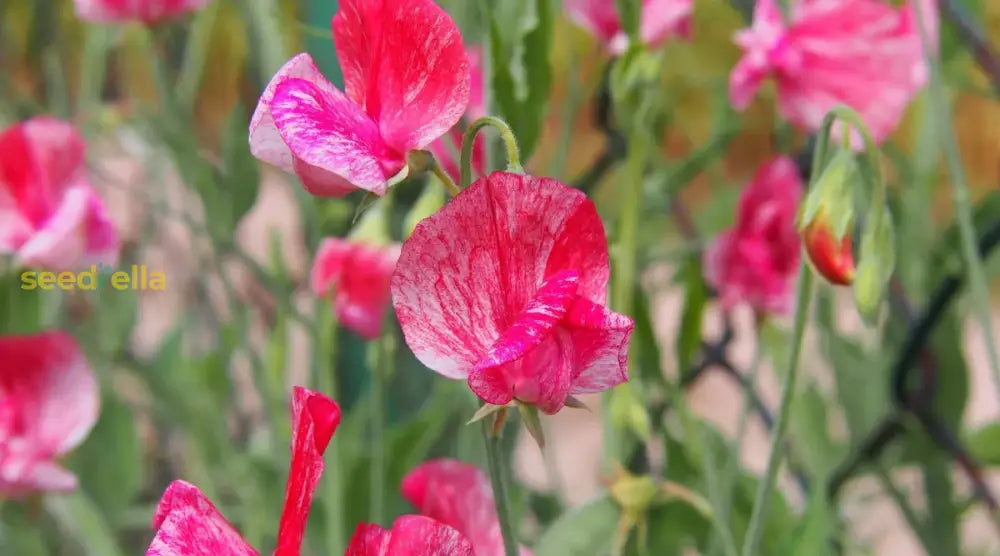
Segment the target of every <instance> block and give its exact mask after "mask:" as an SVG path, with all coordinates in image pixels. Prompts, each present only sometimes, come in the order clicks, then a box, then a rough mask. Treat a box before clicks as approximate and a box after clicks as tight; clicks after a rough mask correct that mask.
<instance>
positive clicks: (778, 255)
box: [704, 156, 802, 314]
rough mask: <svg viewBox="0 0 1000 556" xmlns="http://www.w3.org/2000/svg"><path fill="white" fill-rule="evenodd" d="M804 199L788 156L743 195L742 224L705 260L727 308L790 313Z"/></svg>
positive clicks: (720, 238)
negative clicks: (743, 306)
mask: <svg viewBox="0 0 1000 556" xmlns="http://www.w3.org/2000/svg"><path fill="white" fill-rule="evenodd" d="M801 198H802V180H801V178H800V177H799V173H798V168H796V166H795V162H794V161H793V160H792V159H791V158H789V157H787V156H781V157H777V158H774V159H772V160H771V161H769V162H768V163H767V164H765V165H763V166H762V167H761V168H760V169H759V170H758V171H757V174H756V175H755V176H754V178H753V181H751V182H750V184H749V185H748V186H747V187H746V189H744V190H743V194H742V195H741V197H740V203H739V209H738V213H737V215H736V225H735V226H733V227H732V228H731V229H729V230H727V231H726V232H723V233H722V234H720V235H719V236H718V237H716V238H715V240H714V241H713V242H712V244H711V245H710V246H709V248H708V249H707V250H706V252H705V257H704V270H705V278H706V280H707V281H708V283H709V284H710V285H711V286H712V287H713V288H715V290H716V291H717V292H718V294H719V300H720V302H721V303H722V305H723V306H724V307H725V308H727V309H732V308H733V307H735V306H737V305H740V304H747V305H749V306H750V307H752V308H753V309H754V310H755V311H757V312H758V313H760V314H767V313H784V312H786V311H788V309H789V308H790V306H791V301H792V288H793V286H794V285H795V278H796V276H797V273H798V268H799V260H800V259H799V257H800V256H801V254H800V249H801V246H800V242H799V235H798V232H797V231H796V228H795V217H796V213H797V211H798V206H799V200H800V199H801Z"/></svg>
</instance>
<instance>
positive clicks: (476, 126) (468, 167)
mask: <svg viewBox="0 0 1000 556" xmlns="http://www.w3.org/2000/svg"><path fill="white" fill-rule="evenodd" d="M486 126H493V127H495V128H497V131H499V132H500V137H501V138H503V142H504V145H506V147H507V171H509V172H523V171H524V168H522V167H521V151H520V150H519V149H518V148H517V138H516V137H514V132H513V131H511V129H510V126H509V125H507V122H505V121H503V120H501V119H500V118H497V117H494V116H483V117H482V118H479V119H478V120H476V121H474V122H472V124H470V125H469V129H467V130H465V135H464V136H463V137H462V159H461V180H460V181H461V185H462V187H463V188H464V187H468V186H469V184H470V183H472V145H473V144H474V143H475V142H476V134H477V133H479V130H481V129H483V128H484V127H486Z"/></svg>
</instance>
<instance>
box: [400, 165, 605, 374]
mask: <svg viewBox="0 0 1000 556" xmlns="http://www.w3.org/2000/svg"><path fill="white" fill-rule="evenodd" d="M562 270H573V271H575V272H577V273H578V274H579V294H580V295H581V296H583V297H585V298H587V299H590V300H591V301H594V302H603V301H604V299H605V297H606V287H607V280H608V258H607V240H606V238H605V235H604V227H603V225H602V224H601V220H600V217H599V216H598V215H597V211H596V209H595V208H594V205H593V203H591V202H590V201H589V200H588V199H587V198H586V196H585V195H583V194H582V193H581V192H579V191H577V190H574V189H572V188H570V187H568V186H566V185H563V184H561V183H559V182H558V181H556V180H552V179H548V178H536V177H532V176H524V175H520V174H513V173H507V172H494V173H492V174H490V175H489V176H487V177H486V178H483V179H480V180H477V181H476V182H475V183H473V184H472V185H471V186H470V187H468V188H467V189H466V190H465V191H463V192H462V193H461V194H459V195H458V196H457V197H455V199H453V200H452V201H451V202H450V203H449V204H448V205H446V206H445V207H444V208H442V209H441V210H440V211H438V212H437V213H436V214H434V215H433V216H431V217H430V218H427V219H425V220H424V221H423V222H421V223H420V224H419V225H418V226H417V227H416V228H415V229H414V231H413V234H412V235H411V236H410V239H409V240H407V242H406V243H405V244H404V245H403V249H402V253H401V255H400V258H399V262H398V263H397V266H396V273H395V275H394V276H393V279H392V295H393V305H394V307H395V309H396V315H397V317H398V319H399V322H400V325H401V327H402V329H403V334H404V337H405V338H406V342H407V344H408V345H409V346H410V349H411V350H413V353H414V354H415V355H416V356H417V358H418V359H419V360H420V361H421V362H423V363H424V364H425V365H427V366H428V367H430V368H431V369H433V370H435V371H437V372H438V373H441V374H442V375H444V376H447V377H450V378H465V377H467V376H468V375H469V373H470V372H471V371H472V370H473V369H474V368H475V366H476V364H477V363H478V362H479V361H480V360H481V359H482V358H483V356H485V355H486V353H487V352H488V351H489V350H490V348H492V347H493V345H494V343H495V342H496V341H497V339H498V338H500V336H501V334H502V333H503V332H504V331H506V330H507V329H508V328H510V327H511V326H512V325H513V324H514V322H515V321H516V319H517V317H518V316H519V315H520V314H521V312H522V311H523V310H524V308H525V307H526V306H527V305H528V303H529V302H530V300H531V299H532V298H533V296H534V295H535V292H536V291H537V289H538V288H539V287H540V286H541V284H542V283H543V282H544V280H545V279H546V278H547V277H550V276H552V275H554V274H556V273H558V272H560V271H562Z"/></svg>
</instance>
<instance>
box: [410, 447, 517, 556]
mask: <svg viewBox="0 0 1000 556" xmlns="http://www.w3.org/2000/svg"><path fill="white" fill-rule="evenodd" d="M400 490H402V492H403V497H405V498H406V499H407V500H408V501H409V502H410V503H411V504H413V505H414V506H415V507H416V508H417V510H419V511H420V513H421V514H422V515H426V516H427V517H430V518H432V519H436V520H437V521H440V522H441V523H444V524H445V525H450V526H452V527H454V528H455V529H457V530H458V532H459V533H461V534H462V535H464V536H465V538H467V539H468V540H469V542H471V543H472V547H473V549H474V550H475V553H476V556H503V554H504V547H503V535H502V533H501V531H500V521H499V520H498V519H497V513H496V509H495V506H494V503H493V489H492V488H491V487H490V481H489V478H488V477H487V476H486V474H485V473H483V472H482V471H481V470H480V469H478V468H476V467H475V466H473V465H469V464H467V463H464V462H461V461H458V460H452V459H439V460H432V461H428V462H425V463H423V464H421V465H419V466H417V467H416V468H414V469H413V470H412V471H410V472H409V473H407V475H406V477H404V478H403V483H402V486H401V487H400ZM521 556H531V551H529V550H527V549H526V548H523V547H522V548H521Z"/></svg>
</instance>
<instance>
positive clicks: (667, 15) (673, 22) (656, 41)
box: [566, 0, 694, 55]
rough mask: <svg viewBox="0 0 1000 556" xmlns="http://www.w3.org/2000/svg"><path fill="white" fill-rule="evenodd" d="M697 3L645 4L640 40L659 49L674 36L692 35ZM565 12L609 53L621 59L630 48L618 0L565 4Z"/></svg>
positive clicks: (661, 0) (646, 0)
mask: <svg viewBox="0 0 1000 556" xmlns="http://www.w3.org/2000/svg"><path fill="white" fill-rule="evenodd" d="M693 9H694V0H642V14H641V16H640V18H641V19H640V22H639V38H640V39H641V40H642V42H643V43H645V44H646V45H647V46H650V47H653V48H655V47H657V46H659V45H660V44H662V43H663V41H665V40H667V38H668V37H670V36H671V35H677V36H681V37H685V38H686V37H688V36H690V34H691V12H692V11H693ZM566 11H568V12H569V15H570V17H571V18H572V19H573V20H574V21H576V23H577V24H578V25H580V27H583V28H584V29H586V30H587V31H590V33H591V34H593V35H594V36H595V37H597V38H598V40H600V41H601V42H602V43H604V46H605V48H607V50H608V52H610V53H612V54H615V55H618V54H622V53H623V52H625V49H626V48H627V47H628V36H626V34H625V31H624V30H623V29H622V23H621V19H620V18H619V17H618V7H617V5H616V3H615V0H566Z"/></svg>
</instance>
